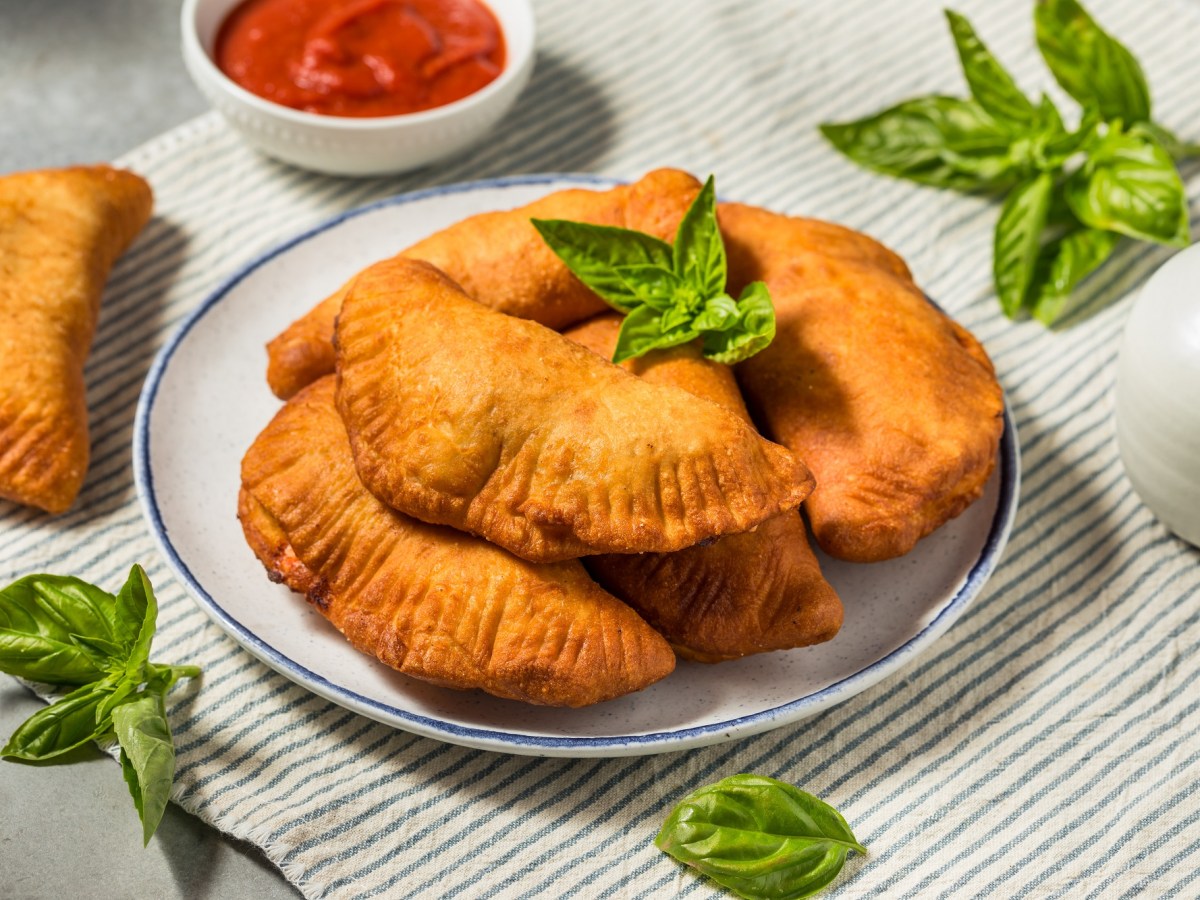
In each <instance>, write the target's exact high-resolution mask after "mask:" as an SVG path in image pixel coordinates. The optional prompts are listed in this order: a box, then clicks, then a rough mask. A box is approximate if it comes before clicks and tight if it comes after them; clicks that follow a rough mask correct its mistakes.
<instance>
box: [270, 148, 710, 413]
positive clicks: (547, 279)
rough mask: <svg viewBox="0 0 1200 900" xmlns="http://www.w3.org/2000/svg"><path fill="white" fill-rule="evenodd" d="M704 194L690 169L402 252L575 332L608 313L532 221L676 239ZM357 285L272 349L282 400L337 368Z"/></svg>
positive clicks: (489, 216)
mask: <svg viewBox="0 0 1200 900" xmlns="http://www.w3.org/2000/svg"><path fill="white" fill-rule="evenodd" d="M699 190H700V184H699V182H697V181H696V179H695V178H693V177H692V176H691V175H688V174H687V173H686V172H680V171H678V170H675V169H659V170H657V171H654V172H651V173H649V174H648V175H646V176H645V177H644V178H642V179H641V180H640V181H637V182H635V183H634V184H631V185H621V186H619V187H615V188H612V189H611V190H607V191H588V190H569V191H559V192H557V193H554V194H550V195H549V196H547V197H543V198H542V199H540V200H537V201H535V202H534V203H531V204H529V205H528V206H523V207H520V208H519V209H514V210H505V211H503V212H488V213H482V214H480V215H476V216H471V217H469V218H467V219H463V220H462V221H461V222H458V223H456V224H454V225H451V226H450V227H449V228H446V229H444V230H442V231H439V232H438V233H436V234H434V235H432V236H430V237H428V238H426V239H425V240H423V241H420V242H419V243H417V244H414V245H413V246H412V247H409V248H408V249H407V250H405V251H403V252H402V253H401V254H400V255H401V256H404V257H407V258H409V259H423V260H425V261H426V262H429V263H432V264H433V265H435V266H437V267H438V268H439V269H441V270H442V271H443V272H445V273H446V274H448V275H449V276H450V277H451V278H453V279H454V280H455V281H457V282H458V283H459V284H460V285H461V286H462V287H463V289H464V290H465V291H466V292H467V293H468V294H469V295H470V296H472V297H473V298H475V299H476V300H478V301H479V302H480V303H482V304H484V305H485V306H488V307H490V308H491V309H494V310H497V311H498V312H503V313H508V314H509V315H512V316H518V317H520V318H523V319H533V320H534V321H535V322H540V323H541V324H543V325H545V326H547V327H549V328H555V329H559V328H565V327H567V326H569V325H571V324H573V323H575V322H580V321H582V320H584V319H586V318H587V317H588V316H592V315H595V314H596V313H598V312H601V311H602V310H605V309H608V307H607V305H606V304H605V303H604V301H603V300H601V299H600V298H599V297H597V296H596V295H595V294H593V293H592V292H591V290H589V289H588V288H587V287H585V286H584V285H583V283H582V282H581V281H579V279H577V278H576V277H575V276H574V275H572V274H571V272H570V271H569V270H568V269H567V267H566V266H565V265H564V264H563V263H562V261H561V260H560V259H559V258H558V257H557V256H555V255H554V252H553V251H552V250H551V249H550V248H549V247H547V246H546V243H545V241H543V240H542V238H541V236H540V235H539V234H538V233H537V231H536V230H535V229H534V227H533V225H531V224H530V221H529V220H530V219H532V218H540V219H570V220H572V221H576V222H590V223H592V224H595V225H612V226H617V227H623V228H632V229H635V230H637V231H644V232H647V233H649V234H654V235H657V236H658V237H661V238H663V239H664V240H670V239H672V238H673V237H674V235H675V229H676V228H677V227H678V226H679V220H680V219H682V218H683V214H684V212H686V211H687V208H688V206H689V205H690V204H691V202H692V200H693V199H694V198H695V196H696V194H697V192H698V191H699ZM349 286H350V285H349V282H348V283H347V284H345V285H343V286H342V287H341V288H339V289H338V290H337V291H335V292H334V293H333V294H331V295H330V296H329V297H327V298H325V299H324V300H323V301H321V302H320V303H319V304H317V306H315V307H314V308H313V309H312V310H310V311H309V312H308V313H306V314H305V315H304V316H302V317H301V318H299V319H297V320H296V321H295V322H293V323H292V324H291V325H289V326H288V328H287V329H286V330H284V331H283V332H282V333H281V334H280V335H279V336H278V337H276V338H275V339H274V340H272V341H271V342H270V343H269V344H267V383H268V384H269V385H270V387H271V390H272V391H274V392H275V395H276V396H277V397H279V398H280V399H282V400H286V399H287V398H288V397H290V396H291V395H292V394H294V393H296V391H298V390H300V388H302V387H304V385H306V384H308V383H309V382H311V381H313V380H315V379H317V378H320V377H321V376H322V375H327V374H329V373H330V372H332V371H333V368H334V354H333V345H332V344H331V340H332V338H333V321H334V319H335V318H336V317H337V313H338V310H340V309H341V308H342V301H343V300H344V299H345V296H346V291H347V289H348V288H349Z"/></svg>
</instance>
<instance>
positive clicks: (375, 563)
mask: <svg viewBox="0 0 1200 900" xmlns="http://www.w3.org/2000/svg"><path fill="white" fill-rule="evenodd" d="M238 506H239V510H238V517H239V518H240V519H241V522H242V527H243V530H244V532H245V534H246V539H247V542H248V543H249V544H250V546H251V548H252V549H253V550H254V553H255V555H257V556H258V558H259V559H260V560H261V561H262V563H263V564H264V565H265V566H266V568H267V572H268V574H269V575H270V577H271V578H272V580H275V581H282V582H283V583H285V584H287V585H288V586H289V587H291V588H292V589H293V590H295V591H298V592H300V593H303V594H305V595H306V596H307V598H308V600H309V601H310V602H311V603H312V604H313V605H314V606H315V607H316V608H317V609H318V610H319V611H320V612H321V614H322V615H324V616H325V617H326V618H327V619H329V621H330V622H332V623H333V625H334V626H335V627H336V628H337V629H338V630H339V631H341V632H342V633H343V634H344V635H345V636H346V637H347V638H348V639H349V641H350V643H351V644H353V645H354V646H355V647H356V648H358V649H359V650H361V651H363V652H365V653H368V654H370V655H372V656H374V657H376V658H377V659H379V660H380V661H381V662H383V663H385V664H386V665H388V666H391V667H392V668H394V669H398V670H399V671H401V672H403V673H405V674H406V675H411V676H413V677H414V678H419V679H421V680H424V681H429V682H432V683H434V684H438V685H442V686H446V687H452V688H459V689H468V688H480V689H482V690H484V691H487V692H488V693H490V694H494V695H495V696H497V697H506V698H509V699H514V700H523V701H526V702H529V703H538V704H543V705H549V706H585V705H588V704H591V703H597V702H599V701H602V700H609V699H612V698H614V697H619V696H621V695H623V694H627V693H630V692H632V691H637V690H641V689H642V688H644V687H646V686H647V685H649V684H652V683H653V682H655V681H657V680H658V679H660V678H663V677H664V676H666V675H667V674H669V673H670V672H671V671H672V669H673V668H674V665H675V657H674V655H673V654H672V652H671V649H670V647H669V646H668V645H667V643H666V642H665V641H664V640H663V639H662V638H661V637H660V636H659V635H658V634H657V633H656V632H655V631H654V630H653V629H652V628H650V626H649V625H647V624H646V623H645V622H644V621H643V620H642V619H641V618H639V617H638V615H637V614H636V613H635V612H634V611H633V610H631V609H630V608H629V607H628V606H626V605H625V604H624V603H622V602H621V601H620V600H618V599H616V598H615V597H613V596H611V595H610V594H608V593H606V592H605V591H604V590H603V589H602V588H600V587H599V586H598V585H597V584H596V583H595V582H593V581H592V580H591V579H590V578H589V577H588V575H587V573H586V572H585V571H584V569H583V566H582V565H580V563H579V562H577V561H569V562H560V563H554V564H551V565H534V564H532V563H529V562H526V561H524V560H521V559H517V558H516V557H514V556H513V555H511V554H510V553H507V552H506V551H504V550H502V549H500V548H499V547H496V546H494V545H492V544H489V543H487V542H486V541H482V540H480V539H479V538H475V537H472V536H470V535H467V534H463V533H461V532H459V531H455V530H453V529H450V528H444V527H441V526H437V525H426V524H424V523H422V522H418V521H416V520H414V519H411V518H409V517H408V516H405V515H403V514H401V513H398V512H396V511H395V510H392V509H390V508H389V507H387V506H385V505H383V504H382V503H380V502H379V501H378V500H376V499H375V497H373V496H372V495H371V494H370V493H369V492H368V491H367V490H366V489H365V488H364V487H363V485H362V483H361V482H360V481H359V478H358V475H357V474H356V472H355V468H354V463H353V460H352V458H351V454H350V445H349V443H348V441H347V437H346V430H345V427H344V426H343V424H342V420H341V418H340V417H339V416H338V413H337V410H336V409H335V406H334V383H333V378H332V377H326V378H324V379H321V380H319V381H317V382H316V383H314V384H313V385H311V386H310V387H309V388H307V389H305V390H304V391H302V392H301V393H299V394H297V395H296V396H295V397H294V398H292V400H290V401H289V402H288V403H287V404H286V405H285V406H284V407H283V408H282V409H281V410H280V411H279V413H278V414H277V415H276V416H275V418H274V419H273V420H272V421H271V423H270V424H269V425H268V426H267V427H266V429H265V430H264V431H263V432H262V434H260V435H259V437H258V439H257V440H256V441H255V442H254V444H253V446H251V448H250V450H249V451H248V452H247V453H246V456H245V458H244V459H243V462H242V490H241V494H240V496H239V503H238Z"/></svg>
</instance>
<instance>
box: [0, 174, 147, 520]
mask: <svg viewBox="0 0 1200 900" xmlns="http://www.w3.org/2000/svg"><path fill="white" fill-rule="evenodd" d="M152 205H153V198H152V196H151V192H150V186H149V185H148V184H147V183H146V182H145V181H143V180H142V179H141V178H139V177H138V176H137V175H134V174H133V173H132V172H125V171H122V170H118V169H112V168H109V167H108V166H79V167H75V168H69V169H49V170H44V171H38V172H20V173H17V174H15V175H6V176H3V177H0V368H2V369H3V375H2V376H0V497H5V498H7V499H9V500H15V501H16V502H18V503H23V504H26V505H29V506H37V507H40V508H41V509H44V510H46V511H47V512H51V513H61V512H64V511H65V510H67V509H68V508H69V507H70V506H71V504H72V503H74V502H75V497H76V496H77V495H78V494H79V489H80V487H82V485H83V479H84V476H85V475H86V474H87V467H88V455H89V447H88V421H87V403H86V398H85V396H84V384H83V365H84V362H85V361H86V360H87V356H88V351H89V349H90V348H91V344H92V335H93V333H94V332H95V330H96V318H97V316H98V314H99V311H100V294H101V292H102V291H103V289H104V282H105V280H106V279H107V278H108V273H109V270H110V269H111V268H112V264H113V263H114V262H115V261H116V259H117V257H118V256H120V255H121V254H122V253H123V252H124V251H125V248H126V247H128V246H129V244H130V243H131V242H132V241H133V239H134V237H136V236H137V234H138V232H139V231H141V230H142V227H143V226H144V225H145V224H146V221H147V220H148V219H149V218H150V209H151V206H152Z"/></svg>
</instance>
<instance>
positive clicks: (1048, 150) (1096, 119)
mask: <svg viewBox="0 0 1200 900" xmlns="http://www.w3.org/2000/svg"><path fill="white" fill-rule="evenodd" d="M1060 121H1061V120H1060ZM1099 125H1100V114H1099V113H1098V112H1097V111H1096V110H1095V109H1093V108H1089V109H1085V110H1084V112H1083V118H1082V119H1081V120H1080V122H1079V127H1078V128H1076V129H1075V130H1074V131H1067V130H1066V129H1064V128H1061V127H1060V128H1059V129H1058V130H1057V131H1051V132H1048V133H1047V134H1046V136H1045V138H1044V140H1043V141H1042V142H1041V145H1040V146H1039V147H1038V148H1036V149H1035V151H1034V153H1035V155H1036V160H1035V163H1034V166H1035V168H1037V169H1039V170H1040V171H1043V172H1045V171H1055V170H1058V169H1061V168H1062V167H1063V166H1064V165H1065V164H1066V163H1067V161H1068V160H1070V159H1071V157H1073V156H1075V155H1076V154H1079V153H1086V152H1087V151H1088V150H1089V149H1090V147H1091V145H1092V144H1093V143H1094V142H1095V141H1096V140H1097V128H1098V127H1099Z"/></svg>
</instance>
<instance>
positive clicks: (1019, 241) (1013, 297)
mask: <svg viewBox="0 0 1200 900" xmlns="http://www.w3.org/2000/svg"><path fill="white" fill-rule="evenodd" d="M1053 191H1054V176H1053V175H1051V174H1050V173H1049V172H1042V173H1041V174H1040V175H1038V176H1037V177H1036V178H1034V179H1033V180H1032V181H1027V182H1026V183H1025V184H1023V185H1020V186H1019V187H1016V188H1014V189H1013V191H1012V193H1010V194H1009V195H1008V197H1007V198H1006V199H1005V201H1004V206H1003V207H1002V208H1001V210H1000V220H999V221H998V222H997V223H996V235H995V242H994V245H993V251H992V271H993V274H994V278H995V282H996V295H997V296H998V297H999V298H1000V308H1001V309H1002V310H1003V311H1004V314H1005V315H1006V316H1008V317H1009V318H1010V319H1011V318H1013V317H1015V316H1016V315H1017V313H1018V312H1019V311H1020V310H1021V308H1022V306H1023V305H1024V302H1025V296H1026V292H1027V291H1028V288H1029V283H1030V281H1031V280H1032V279H1033V270H1034V266H1035V265H1036V264H1037V258H1038V251H1039V250H1040V249H1041V239H1042V232H1043V231H1044V230H1045V228H1046V218H1047V215H1048V214H1049V211H1050V197H1051V194H1052V192H1053Z"/></svg>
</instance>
